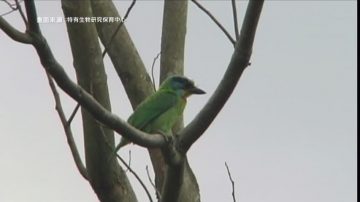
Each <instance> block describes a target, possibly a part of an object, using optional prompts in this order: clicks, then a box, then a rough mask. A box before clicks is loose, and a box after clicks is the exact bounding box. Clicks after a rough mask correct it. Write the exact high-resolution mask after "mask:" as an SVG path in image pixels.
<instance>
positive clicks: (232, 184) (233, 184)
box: [225, 161, 236, 202]
mask: <svg viewBox="0 0 360 202" xmlns="http://www.w3.org/2000/svg"><path fill="white" fill-rule="evenodd" d="M225 167H226V170H227V173H228V175H229V179H230V182H231V187H232V197H233V201H234V202H236V198H235V182H234V180H233V179H232V177H231V173H230V169H229V166H228V165H227V163H226V161H225Z"/></svg>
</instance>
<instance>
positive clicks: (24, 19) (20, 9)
mask: <svg viewBox="0 0 360 202" xmlns="http://www.w3.org/2000/svg"><path fill="white" fill-rule="evenodd" d="M15 3H16V9H18V10H19V13H20V15H21V18H22V19H23V21H24V23H25V24H26V25H27V20H26V17H25V14H24V12H23V10H22V8H21V5H20V3H21V1H19V0H15Z"/></svg>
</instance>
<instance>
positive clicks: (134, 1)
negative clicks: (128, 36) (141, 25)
mask: <svg viewBox="0 0 360 202" xmlns="http://www.w3.org/2000/svg"><path fill="white" fill-rule="evenodd" d="M135 3H136V0H133V1H132V2H131V4H130V6H129V8H128V9H127V11H126V13H125V16H124V18H123V19H122V21H121V22H120V24H119V25H118V26H117V28H116V30H115V31H114V33H113V34H112V35H111V37H110V40H109V42H108V43H107V44H106V46H105V49H104V51H103V53H102V57H103V58H104V56H105V54H106V52H107V51H108V49H109V46H110V45H111V42H112V41H113V39H114V37H115V36H116V34H117V33H118V31H119V30H120V28H121V26H123V24H124V23H125V20H126V18H127V17H128V16H129V14H130V11H131V9H132V8H133V7H134V5H135Z"/></svg>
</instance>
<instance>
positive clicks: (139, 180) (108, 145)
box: [98, 122, 153, 202]
mask: <svg viewBox="0 0 360 202" xmlns="http://www.w3.org/2000/svg"><path fill="white" fill-rule="evenodd" d="M98 124H99V125H100V131H101V134H102V136H103V138H104V141H105V144H106V145H107V148H109V150H110V151H111V153H114V148H113V147H112V146H111V144H110V142H109V141H108V139H107V138H106V136H105V132H104V128H103V124H101V123H100V122H98ZM115 155H116V157H117V158H118V159H119V160H120V162H121V163H122V164H123V165H124V166H125V167H126V169H127V170H128V171H129V172H130V173H131V174H133V175H134V177H135V178H136V180H137V181H138V182H139V183H140V185H141V186H142V187H143V189H144V190H145V192H146V195H147V196H148V198H149V201H151V202H153V199H152V198H151V194H150V192H149V190H148V189H147V187H146V185H145V184H144V182H143V181H142V180H141V178H140V177H139V175H138V174H137V173H136V172H135V171H134V170H133V169H132V168H131V167H130V166H129V165H128V164H127V163H126V162H125V160H124V159H123V158H121V156H120V155H119V154H117V153H115ZM111 158H112V156H111Z"/></svg>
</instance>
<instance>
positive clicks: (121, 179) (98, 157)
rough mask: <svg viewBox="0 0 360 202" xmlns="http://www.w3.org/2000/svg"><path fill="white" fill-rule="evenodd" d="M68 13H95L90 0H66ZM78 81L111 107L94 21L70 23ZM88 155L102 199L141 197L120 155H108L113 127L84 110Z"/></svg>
mask: <svg viewBox="0 0 360 202" xmlns="http://www.w3.org/2000/svg"><path fill="white" fill-rule="evenodd" d="M62 8H63V11H64V14H65V17H74V16H79V17H80V16H81V17H86V16H89V17H90V16H92V11H91V4H90V1H89V0H82V1H70V0H69V1H67V0H63V1H62ZM67 29H68V35H69V39H70V43H71V50H72V54H73V58H74V67H75V70H76V75H77V80H78V83H79V84H80V85H81V86H82V87H83V88H84V89H85V90H87V91H88V92H90V93H91V94H92V95H93V96H94V98H95V99H96V100H97V101H98V102H100V103H101V104H102V105H103V106H104V107H106V108H107V109H109V110H111V106H110V100H109V92H108V87H107V80H106V74H105V70H104V65H103V60H102V56H101V50H100V45H99V42H98V38H97V37H98V35H97V31H96V28H95V25H94V24H93V23H73V24H72V23H67ZM81 112H82V120H83V128H84V129H83V130H84V142H85V159H86V168H87V171H88V177H89V182H90V184H91V186H92V188H93V189H94V191H95V193H96V194H97V196H98V198H99V199H100V201H102V202H118V201H127V202H133V201H137V199H136V196H135V193H134V191H133V190H132V187H131V185H130V183H129V181H128V178H127V176H126V174H125V172H124V171H123V170H122V169H121V167H120V166H119V164H118V163H117V161H116V159H115V158H114V159H111V160H110V159H108V158H107V157H110V156H111V154H112V151H113V148H114V134H113V131H111V130H108V129H107V128H106V127H104V126H103V125H101V124H99V123H98V122H97V121H96V120H95V119H94V118H93V117H92V116H91V115H90V114H89V113H88V112H87V111H86V110H85V109H82V110H81Z"/></svg>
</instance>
